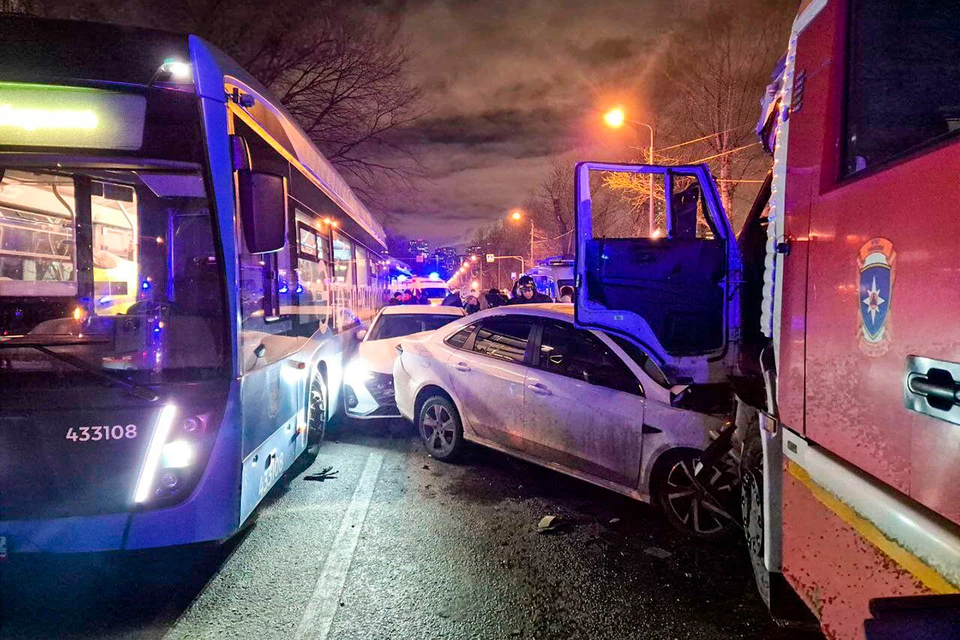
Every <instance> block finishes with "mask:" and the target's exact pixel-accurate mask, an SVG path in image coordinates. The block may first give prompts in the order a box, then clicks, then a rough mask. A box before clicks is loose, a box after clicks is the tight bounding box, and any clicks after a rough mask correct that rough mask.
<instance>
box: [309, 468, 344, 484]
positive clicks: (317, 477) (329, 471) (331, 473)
mask: <svg viewBox="0 0 960 640" xmlns="http://www.w3.org/2000/svg"><path fill="white" fill-rule="evenodd" d="M339 475H340V472H339V471H338V470H336V469H334V468H333V467H324V468H322V469H320V473H314V474H311V475H309V476H304V477H303V479H304V480H310V481H313V482H323V481H324V480H336V479H337V477H338V476H339Z"/></svg>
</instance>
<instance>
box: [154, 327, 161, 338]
mask: <svg viewBox="0 0 960 640" xmlns="http://www.w3.org/2000/svg"><path fill="white" fill-rule="evenodd" d="M153 335H156V336H158V335H160V327H154V328H153Z"/></svg>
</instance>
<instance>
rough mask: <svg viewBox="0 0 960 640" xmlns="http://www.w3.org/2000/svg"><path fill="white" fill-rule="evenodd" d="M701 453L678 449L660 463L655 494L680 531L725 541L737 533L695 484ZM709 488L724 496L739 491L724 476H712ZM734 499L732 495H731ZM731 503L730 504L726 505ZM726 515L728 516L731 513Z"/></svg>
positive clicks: (656, 472) (655, 479)
mask: <svg viewBox="0 0 960 640" xmlns="http://www.w3.org/2000/svg"><path fill="white" fill-rule="evenodd" d="M699 458H700V452H699V451H697V450H695V449H675V450H672V451H668V452H666V453H664V454H663V455H662V456H661V457H660V459H659V460H657V465H656V471H655V474H656V476H655V478H654V487H653V493H654V498H655V499H656V501H657V503H658V504H659V505H660V509H661V510H662V511H663V514H664V516H665V517H666V518H667V521H668V522H669V523H670V524H671V525H673V526H674V527H676V528H677V529H679V530H680V531H682V532H684V533H686V534H688V535H690V536H692V537H694V538H699V539H700V540H711V541H713V540H725V539H728V538H730V537H731V536H732V534H733V532H734V531H736V530H737V526H736V524H735V523H734V522H733V521H731V520H730V519H729V518H727V517H724V516H723V515H719V514H718V513H717V509H716V506H715V503H714V502H713V501H712V500H711V499H710V498H709V497H707V496H706V495H704V491H703V489H701V488H700V487H699V486H698V485H697V483H696V482H695V481H694V477H693V476H694V470H695V469H696V465H697V461H698V460H699ZM706 482H707V483H708V486H709V488H711V489H712V490H713V491H715V492H718V493H720V494H721V495H722V494H723V493H724V492H725V491H729V492H732V491H734V489H737V491H736V497H737V498H739V495H740V493H739V489H738V488H737V487H736V486H735V482H732V481H731V480H730V479H729V478H727V477H726V476H725V475H724V474H716V475H715V474H710V476H708V478H707V479H706ZM731 495H732V494H731ZM726 502H727V503H729V500H727V501H726ZM724 511H727V513H728V514H729V511H728V510H726V509H724Z"/></svg>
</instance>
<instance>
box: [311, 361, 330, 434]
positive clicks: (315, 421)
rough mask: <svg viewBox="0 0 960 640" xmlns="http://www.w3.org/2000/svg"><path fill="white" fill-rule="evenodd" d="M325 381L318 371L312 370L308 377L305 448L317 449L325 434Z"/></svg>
mask: <svg viewBox="0 0 960 640" xmlns="http://www.w3.org/2000/svg"><path fill="white" fill-rule="evenodd" d="M329 397H330V396H329V394H328V393H327V381H326V380H325V379H324V377H323V373H322V372H320V371H319V370H318V369H314V370H313V375H312V376H311V377H310V388H309V389H308V391H307V447H308V448H311V447H313V448H317V447H319V446H320V445H321V444H323V438H324V436H326V434H327V423H328V422H329V415H330V414H329V410H328V408H327V399H328V398H329Z"/></svg>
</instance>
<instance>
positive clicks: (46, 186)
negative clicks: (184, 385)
mask: <svg viewBox="0 0 960 640" xmlns="http://www.w3.org/2000/svg"><path fill="white" fill-rule="evenodd" d="M214 237H215V236H214V233H213V224H212V220H211V214H210V205H209V201H208V199H207V196H206V192H205V187H204V182H203V177H202V175H201V173H200V171H199V169H198V170H197V171H195V172H189V171H188V172H176V173H173V172H154V171H141V170H114V169H103V170H83V171H65V170H62V169H59V168H29V169H24V168H17V169H13V168H10V169H3V168H2V167H0V342H2V343H4V349H2V350H0V377H2V378H4V379H8V380H9V379H10V378H11V376H13V377H14V378H19V379H21V380H22V379H26V378H29V377H30V374H32V373H36V372H39V373H42V374H45V373H47V372H50V371H57V372H59V373H61V374H62V375H74V376H76V375H79V373H78V368H77V367H70V366H69V364H65V362H63V361H61V360H58V359H57V358H55V357H50V355H49V354H45V353H44V352H43V351H42V350H41V349H37V348H36V345H41V346H43V347H44V348H46V349H49V350H53V351H55V352H56V354H58V355H65V356H69V357H70V358H73V359H74V360H76V359H79V360H82V361H83V363H84V364H87V365H93V366H96V367H97V368H98V369H99V370H103V371H104V372H105V373H116V374H121V375H122V376H123V377H129V378H131V379H133V380H136V381H138V382H145V383H153V382H164V381H167V380H172V379H176V380H180V379H196V378H198V377H210V376H212V375H219V374H220V372H222V371H223V370H224V365H225V355H224V353H225V351H224V346H225V344H224V343H225V341H224V339H223V334H224V331H225V330H224V324H223V323H224V318H225V314H224V312H223V295H222V291H223V289H222V284H221V283H222V278H221V276H220V271H219V267H218V259H217V252H216V246H215V242H214ZM18 342H22V343H24V345H25V347H24V348H22V349H17V348H13V346H14V345H15V344H17V343H18ZM27 345H31V346H29V347H28V346H27ZM80 371H82V370H80ZM37 379H51V377H50V376H49V375H41V376H37Z"/></svg>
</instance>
